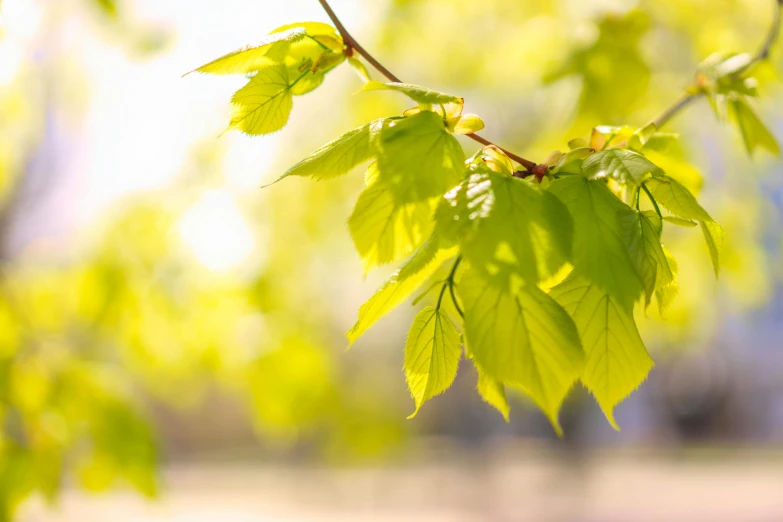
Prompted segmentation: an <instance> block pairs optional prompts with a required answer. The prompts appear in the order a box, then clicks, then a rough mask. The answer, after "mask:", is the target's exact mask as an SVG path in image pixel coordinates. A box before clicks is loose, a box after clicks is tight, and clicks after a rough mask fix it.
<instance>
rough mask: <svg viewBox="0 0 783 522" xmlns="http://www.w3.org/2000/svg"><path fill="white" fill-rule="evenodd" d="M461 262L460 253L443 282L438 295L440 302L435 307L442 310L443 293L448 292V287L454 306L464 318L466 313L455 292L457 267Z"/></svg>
mask: <svg viewBox="0 0 783 522" xmlns="http://www.w3.org/2000/svg"><path fill="white" fill-rule="evenodd" d="M461 263H462V256H461V255H459V256H457V259H456V260H455V261H454V265H453V266H452V267H451V271H450V272H449V275H448V277H447V278H446V280H445V281H444V282H443V287H442V288H441V289H440V295H439V296H438V304H437V305H435V309H436V310H440V305H441V303H442V302H443V295H444V294H445V293H446V288H448V289H449V294H450V295H451V301H452V302H453V303H454V308H456V309H457V313H459V315H460V317H463V318H464V317H465V314H464V313H463V312H462V308H460V306H459V303H458V302H457V295H456V294H455V293H454V276H456V275H457V269H458V268H459V265H460V264H461Z"/></svg>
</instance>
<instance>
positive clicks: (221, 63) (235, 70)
mask: <svg viewBox="0 0 783 522" xmlns="http://www.w3.org/2000/svg"><path fill="white" fill-rule="evenodd" d="M305 36H306V32H305V30H304V29H302V28H293V29H288V30H285V31H280V32H277V33H273V34H270V35H269V36H267V37H266V38H264V39H263V40H261V41H260V42H259V43H257V44H254V45H248V46H245V47H242V48H240V49H237V50H236V51H232V52H230V53H228V54H226V55H223V56H221V57H220V58H217V59H215V60H212V61H211V62H209V63H207V64H205V65H202V66H201V67H199V68H198V69H195V70H193V71H190V72H189V73H187V74H191V73H193V72H200V73H206V74H246V73H250V72H253V71H257V70H259V69H261V68H264V67H268V66H269V65H272V64H273V63H274V62H275V60H274V59H271V58H270V57H269V54H270V52H271V53H272V54H273V55H274V56H277V55H278V54H280V53H285V51H286V50H287V49H288V47H289V46H290V45H291V44H292V43H294V42H297V41H300V40H302V39H303V38H305Z"/></svg>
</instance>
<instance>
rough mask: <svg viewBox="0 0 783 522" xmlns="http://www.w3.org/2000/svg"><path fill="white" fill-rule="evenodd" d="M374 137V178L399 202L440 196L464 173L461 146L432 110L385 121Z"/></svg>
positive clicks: (410, 201)
mask: <svg viewBox="0 0 783 522" xmlns="http://www.w3.org/2000/svg"><path fill="white" fill-rule="evenodd" d="M377 136H378V139H376V140H375V144H376V146H377V148H378V151H379V155H378V173H379V175H378V177H379V179H380V180H383V181H385V182H386V183H387V184H388V185H389V186H390V187H391V189H392V191H393V193H394V198H395V200H396V201H398V202H400V203H414V202H418V201H426V200H429V199H430V198H433V197H440V196H442V195H443V194H444V193H445V192H446V191H447V190H449V189H450V188H452V187H453V186H454V185H456V184H457V183H459V182H460V180H461V179H462V177H463V175H464V172H465V166H464V160H465V154H464V153H463V151H462V147H461V146H460V144H459V142H458V141H457V139H456V138H455V137H454V136H453V135H452V134H451V133H449V132H448V130H446V127H445V126H444V125H443V120H442V119H441V117H440V116H438V115H436V114H435V113H432V112H428V111H424V112H420V113H418V114H415V115H413V116H410V117H407V118H403V119H400V120H392V121H389V122H388V123H387V124H385V125H384V126H383V128H382V129H381V130H380V132H379V133H378V134H377Z"/></svg>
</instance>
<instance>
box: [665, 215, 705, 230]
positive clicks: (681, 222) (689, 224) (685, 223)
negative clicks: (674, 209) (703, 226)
mask: <svg viewBox="0 0 783 522" xmlns="http://www.w3.org/2000/svg"><path fill="white" fill-rule="evenodd" d="M663 220H664V221H666V222H667V223H671V224H672V225H677V226H678V227H684V228H693V227H695V226H698V223H696V222H695V221H691V220H690V219H682V218H678V217H676V216H664V217H663Z"/></svg>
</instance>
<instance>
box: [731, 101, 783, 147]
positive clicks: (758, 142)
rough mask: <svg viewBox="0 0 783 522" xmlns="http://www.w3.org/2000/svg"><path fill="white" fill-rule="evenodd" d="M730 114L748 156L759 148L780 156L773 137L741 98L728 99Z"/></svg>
mask: <svg viewBox="0 0 783 522" xmlns="http://www.w3.org/2000/svg"><path fill="white" fill-rule="evenodd" d="M728 103H729V109H730V114H731V116H732V117H733V118H734V120H735V121H736V123H737V126H738V127H739V130H740V133H741V134H742V140H743V141H744V142H745V148H747V149H748V153H749V154H753V152H754V151H755V150H756V149H757V148H758V147H761V148H762V149H766V150H767V151H769V152H771V153H772V154H774V155H776V156H780V146H779V145H778V142H777V140H776V139H775V136H773V135H772V133H771V132H770V130H769V129H768V128H767V127H766V125H764V123H763V122H762V121H761V120H760V119H759V117H758V116H757V115H756V112H755V111H754V110H753V109H752V108H751V107H750V105H748V102H746V101H745V99H744V98H743V97H741V96H733V97H731V98H730V99H729V101H728Z"/></svg>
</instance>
